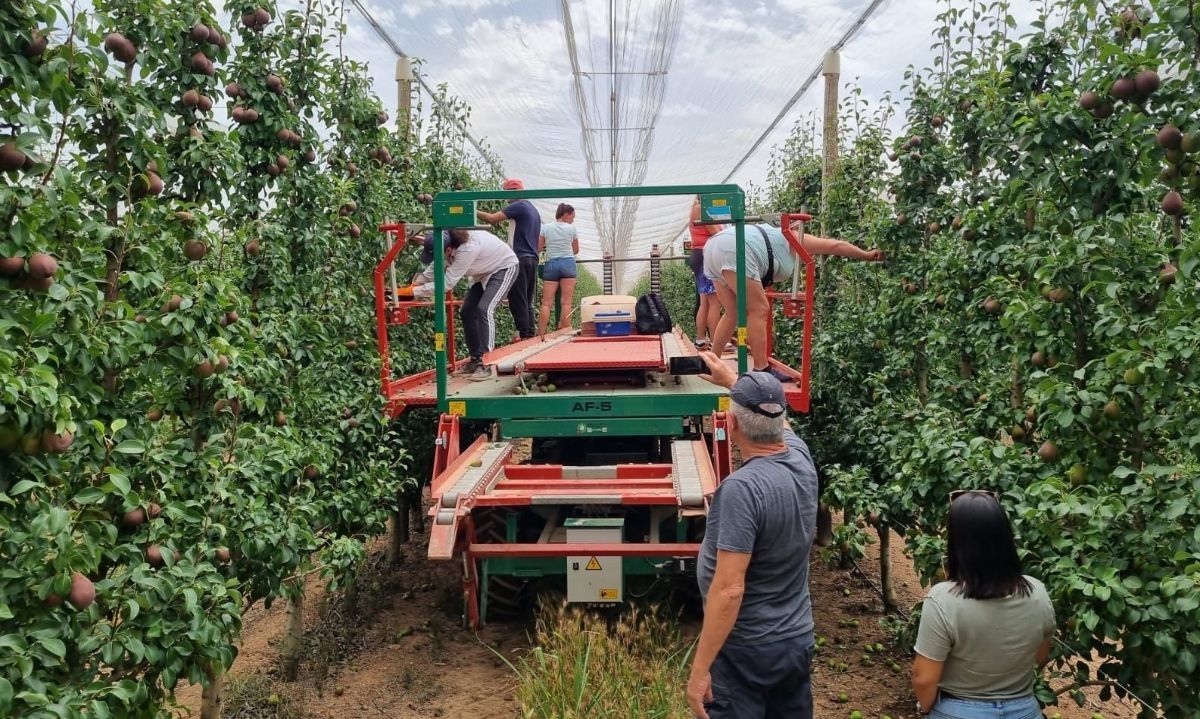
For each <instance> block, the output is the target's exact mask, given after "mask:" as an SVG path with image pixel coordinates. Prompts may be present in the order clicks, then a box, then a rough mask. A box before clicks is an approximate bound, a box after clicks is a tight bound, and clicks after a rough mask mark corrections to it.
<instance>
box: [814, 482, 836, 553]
mask: <svg viewBox="0 0 1200 719" xmlns="http://www.w3.org/2000/svg"><path fill="white" fill-rule="evenodd" d="M823 494H825V473H824V472H822V471H821V470H819V469H818V470H817V498H818V499H819V498H820V497H821V496H822V495H823ZM813 543H814V544H816V545H817V546H818V547H828V546H829V545H830V544H832V543H833V514H832V513H831V512H830V511H829V508H828V507H826V506H825V505H824V504H820V503H818V504H817V536H816V537H813Z"/></svg>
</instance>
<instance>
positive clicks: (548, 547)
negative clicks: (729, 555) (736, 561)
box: [468, 542, 700, 559]
mask: <svg viewBox="0 0 1200 719" xmlns="http://www.w3.org/2000/svg"><path fill="white" fill-rule="evenodd" d="M468 552H469V553H470V556H471V558H472V559H486V558H489V557H568V556H588V557H694V556H696V555H698V554H699V553H700V545H699V544H698V543H695V544H693V543H685V544H665V543H664V544H649V543H639V544H585V543H581V542H577V543H574V544H549V543H537V544H472V545H470V546H469V547H468Z"/></svg>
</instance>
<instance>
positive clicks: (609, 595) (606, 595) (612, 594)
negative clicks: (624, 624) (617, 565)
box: [600, 589, 617, 601]
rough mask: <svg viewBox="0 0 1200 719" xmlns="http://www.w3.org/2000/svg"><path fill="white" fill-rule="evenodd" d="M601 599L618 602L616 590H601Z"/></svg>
mask: <svg viewBox="0 0 1200 719" xmlns="http://www.w3.org/2000/svg"><path fill="white" fill-rule="evenodd" d="M600 598H601V599H611V600H613V601H616V599H617V590H615V589H601V590H600Z"/></svg>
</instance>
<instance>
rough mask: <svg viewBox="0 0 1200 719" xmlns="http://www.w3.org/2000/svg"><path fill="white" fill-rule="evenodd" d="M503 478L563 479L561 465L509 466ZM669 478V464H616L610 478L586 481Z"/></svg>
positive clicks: (601, 477)
mask: <svg viewBox="0 0 1200 719" xmlns="http://www.w3.org/2000/svg"><path fill="white" fill-rule="evenodd" d="M504 476H505V477H506V478H508V479H530V480H543V479H545V480H550V479H565V477H564V476H563V465H561V464H510V465H508V466H507V467H505V468H504ZM670 476H671V465H669V464H618V465H616V468H615V470H614V471H613V473H612V475H611V476H597V477H588V479H589V480H593V479H594V480H603V479H646V478H662V477H670Z"/></svg>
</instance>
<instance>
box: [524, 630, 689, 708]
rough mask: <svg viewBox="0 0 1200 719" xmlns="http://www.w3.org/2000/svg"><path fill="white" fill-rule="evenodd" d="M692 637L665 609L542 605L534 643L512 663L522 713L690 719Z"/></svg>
mask: <svg viewBox="0 0 1200 719" xmlns="http://www.w3.org/2000/svg"><path fill="white" fill-rule="evenodd" d="M692 646H693V644H692V642H690V641H687V640H685V639H684V638H683V637H682V636H681V635H680V633H679V628H678V626H677V625H676V623H675V621H674V620H672V619H670V618H668V617H666V616H664V615H663V614H662V613H661V612H660V611H659V610H657V609H652V610H650V611H648V612H639V611H638V610H637V609H632V610H630V611H629V612H627V613H625V614H622V615H621V616H620V617H619V618H617V619H608V618H605V617H603V616H600V615H597V614H593V613H588V612H584V611H581V610H579V609H575V608H571V607H561V608H558V609H547V610H543V612H542V614H541V616H540V617H539V618H538V621H537V642H536V646H535V647H534V648H533V649H531V650H530V651H529V652H528V653H527V654H525V655H524V656H522V657H521V658H520V659H519V660H517V661H516V663H515V664H510V666H511V667H512V669H513V671H514V672H515V673H516V675H517V703H518V704H519V706H520V707H521V716H522V717H523V718H524V719H551V718H553V719H583V718H584V717H606V718H608V719H622V718H625V717H628V718H629V719H634V718H635V717H636V718H637V719H687V718H689V717H691V713H690V712H689V711H688V709H687V702H686V700H685V698H684V688H685V687H686V685H687V674H688V666H689V664H690V661H691V656H692Z"/></svg>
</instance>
